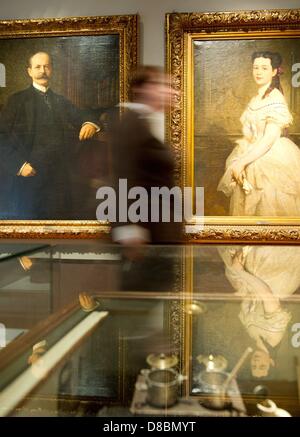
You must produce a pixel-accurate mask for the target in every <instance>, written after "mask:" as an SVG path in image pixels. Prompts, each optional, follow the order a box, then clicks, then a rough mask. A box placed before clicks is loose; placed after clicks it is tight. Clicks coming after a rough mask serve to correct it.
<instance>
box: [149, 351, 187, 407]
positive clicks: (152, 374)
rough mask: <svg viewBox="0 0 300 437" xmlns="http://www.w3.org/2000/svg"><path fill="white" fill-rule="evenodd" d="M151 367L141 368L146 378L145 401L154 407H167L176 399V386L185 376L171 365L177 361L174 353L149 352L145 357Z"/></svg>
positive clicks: (173, 403) (177, 386) (174, 402)
mask: <svg viewBox="0 0 300 437" xmlns="http://www.w3.org/2000/svg"><path fill="white" fill-rule="evenodd" d="M147 363H148V364H149V365H150V367H151V369H143V370H142V372H141V373H142V375H144V376H145V378H146V386H147V402H148V403H149V404H150V405H152V406H154V407H156V408H169V407H172V406H173V405H175V404H176V402H177V400H178V388H179V386H180V384H181V383H182V381H183V380H185V379H186V377H184V376H182V375H180V374H179V373H178V372H177V371H176V370H175V369H173V367H174V366H175V365H176V364H177V363H178V358H177V356H176V355H165V354H159V355H155V354H151V355H149V356H148V357H147Z"/></svg>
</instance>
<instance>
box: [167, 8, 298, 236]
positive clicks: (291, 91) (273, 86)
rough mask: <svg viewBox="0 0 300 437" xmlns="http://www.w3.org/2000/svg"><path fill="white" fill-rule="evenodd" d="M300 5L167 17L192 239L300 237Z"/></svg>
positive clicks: (173, 123)
mask: <svg viewBox="0 0 300 437" xmlns="http://www.w3.org/2000/svg"><path fill="white" fill-rule="evenodd" d="M299 18H300V10H277V11H275V10H270V11H255V12H250V11H249V12H247V11H245V12H232V13H202V14H197V13H186V14H177V13H173V14H169V15H167V19H166V20H167V21H166V29H167V54H168V56H167V58H168V59H167V68H168V71H169V72H170V73H171V77H172V82H173V86H174V87H175V89H176V90H177V94H176V98H175V99H174V100H173V103H172V106H171V110H170V112H169V118H168V126H169V130H168V139H169V141H170V142H171V144H172V145H173V147H174V149H175V152H176V155H177V162H178V168H177V178H178V183H179V184H181V185H183V186H185V187H192V188H193V192H194V211H195V210H196V208H195V204H196V200H197V199H196V198H195V193H196V187H203V189H204V217H199V216H196V214H194V215H193V217H192V218H191V220H190V221H189V222H188V225H189V226H188V232H189V233H190V237H191V239H192V240H193V241H203V240H204V241H212V240H218V241H270V242H272V241H277V242H278V241H280V242H285V241H297V240H299V239H300V227H299V222H300V189H299V187H300V111H299V102H300V56H299V53H300V51H299V48H300V26H299Z"/></svg>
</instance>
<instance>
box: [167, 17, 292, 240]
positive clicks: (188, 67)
mask: <svg viewBox="0 0 300 437" xmlns="http://www.w3.org/2000/svg"><path fill="white" fill-rule="evenodd" d="M299 23H300V9H294V10H290V9H281V10H260V11H237V12H216V13H210V12H209V13H170V14H166V22H165V32H166V69H167V71H168V72H169V73H170V75H171V80H172V85H173V87H174V89H175V90H176V91H177V93H176V96H175V98H173V100H172V103H171V107H170V110H169V111H168V114H167V120H166V124H167V134H166V137H167V140H168V141H169V142H170V144H171V145H172V147H173V149H174V153H175V156H176V168H175V177H176V182H177V184H178V185H180V186H194V185H193V182H194V181H193V174H192V173H193V170H192V169H193V165H194V156H193V147H192V146H191V144H193V138H192V137H193V109H191V107H193V91H192V79H191V77H192V65H193V59H192V41H193V39H195V38H202V39H208V40H210V39H211V40H213V39H214V38H222V39H230V38H246V37H249V35H250V37H252V38H253V37H257V38H262V37H263V36H266V35H268V36H270V37H271V38H272V37H276V36H277V37H279V36H281V35H284V36H293V35H297V37H298V38H300V24H299ZM191 102H192V103H191ZM188 224H189V225H191V226H189V229H190V230H191V232H190V231H188V232H187V239H188V240H189V241H190V242H192V243H203V242H205V243H218V244H221V243H230V242H237V243H238V242H253V243H299V241H300V218H299V219H298V218H295V217H287V218H286V219H284V218H283V217H280V218H277V217H276V218H274V217H273V218H270V217H268V218H266V219H265V218H264V219H262V220H259V218H258V217H249V218H245V217H243V218H242V217H229V216H223V217H222V216H219V217H216V216H206V217H205V218H204V220H203V218H199V217H198V218H197V217H194V218H193V219H192V220H191V221H190V222H189V223H188ZM199 224H201V226H200V227H199V228H198V227H197V225H199ZM193 226H194V228H195V230H194V231H193V230H192V228H193ZM197 229H198V230H197Z"/></svg>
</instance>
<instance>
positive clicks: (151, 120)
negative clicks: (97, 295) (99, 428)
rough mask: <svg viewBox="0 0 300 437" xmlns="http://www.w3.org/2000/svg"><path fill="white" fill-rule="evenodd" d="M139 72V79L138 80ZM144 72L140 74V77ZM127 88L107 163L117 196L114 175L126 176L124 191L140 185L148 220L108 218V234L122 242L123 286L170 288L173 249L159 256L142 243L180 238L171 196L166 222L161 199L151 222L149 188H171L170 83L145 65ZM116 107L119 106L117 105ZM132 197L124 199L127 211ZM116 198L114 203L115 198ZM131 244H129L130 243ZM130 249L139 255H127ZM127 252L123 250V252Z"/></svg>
mask: <svg viewBox="0 0 300 437" xmlns="http://www.w3.org/2000/svg"><path fill="white" fill-rule="evenodd" d="M139 74H140V75H141V76H142V81H139V79H140V77H139V76H138V75H139ZM143 74H144V76H143ZM137 77H138V79H136V78H134V79H133V83H132V84H131V88H132V89H134V93H133V96H134V98H133V99H132V100H133V102H130V103H127V104H124V105H123V108H122V110H123V111H121V112H122V113H121V115H120V116H119V117H116V118H117V119H118V121H117V122H116V123H115V124H114V125H113V126H112V129H111V144H112V164H113V165H112V166H113V174H114V182H113V184H114V187H115V190H116V193H117V199H118V195H119V191H118V188H119V180H120V179H125V180H126V181H127V190H128V191H127V192H129V190H130V189H131V188H133V187H142V188H144V189H145V190H146V191H147V193H148V204H147V205H146V207H147V208H146V209H147V210H148V220H147V221H146V222H138V223H132V222H131V221H130V218H128V217H127V222H120V221H119V220H118V218H119V211H118V208H117V217H116V218H117V220H116V222H115V223H112V238H113V240H114V241H115V242H118V243H120V244H122V246H123V247H124V271H123V277H122V288H123V289H131V290H144V291H170V290H171V289H172V283H173V270H174V268H173V266H174V258H173V259H172V250H170V251H169V256H166V255H167V254H166V251H164V254H165V256H164V257H162V256H161V257H159V256H160V254H161V253H162V250H161V249H160V248H159V247H151V248H150V247H149V246H145V244H144V243H147V244H151V245H153V244H154V245H159V244H170V243H173V244H174V243H180V242H181V241H182V222H176V221H175V218H174V209H175V206H176V202H174V198H173V196H170V221H169V222H163V221H162V200H161V198H160V201H159V205H156V207H159V214H160V216H159V221H158V222H153V221H151V206H153V205H151V196H150V195H151V188H152V187H158V188H162V187H166V188H168V189H172V188H173V187H174V186H175V180H174V156H173V151H172V149H171V147H170V146H169V145H168V144H166V143H165V142H164V112H163V109H164V104H165V102H166V98H165V95H164V94H163V93H166V95H167V96H168V97H169V94H168V93H170V91H169V85H168V84H166V83H165V82H164V81H165V80H166V77H165V75H164V74H163V73H162V72H161V71H160V70H155V69H154V71H151V67H149V71H148V70H147V67H145V70H143V69H142V70H141V72H138V73H137ZM118 109H120V108H118ZM135 201H136V200H128V206H127V211H128V210H129V208H130V206H131V205H132V204H133V203H134V202H135ZM117 203H118V202H117ZM132 246H134V248H132ZM131 251H133V252H135V251H137V252H140V254H142V255H141V256H137V257H134V256H133V260H132V259H130V256H131ZM127 254H128V255H127ZM128 258H129V259H128Z"/></svg>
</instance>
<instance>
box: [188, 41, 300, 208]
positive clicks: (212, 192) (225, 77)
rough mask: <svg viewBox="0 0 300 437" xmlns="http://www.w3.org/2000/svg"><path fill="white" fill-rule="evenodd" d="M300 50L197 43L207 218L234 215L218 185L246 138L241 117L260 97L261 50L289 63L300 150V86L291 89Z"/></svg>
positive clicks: (198, 139) (287, 86) (294, 136)
mask: <svg viewBox="0 0 300 437" xmlns="http://www.w3.org/2000/svg"><path fill="white" fill-rule="evenodd" d="M299 49H300V39H296V38H285V39H283V38H278V39H276V38H274V39H259V40H252V39H251V40H250V39H249V40H242V39H239V40H238V39H236V40H218V41H201V40H198V41H194V46H193V56H194V78H195V80H194V105H195V106H194V157H195V158H194V181H195V186H198V187H204V202H205V203H204V213H205V215H206V216H226V215H228V214H229V198H227V197H226V196H225V195H224V193H222V192H218V191H217V186H218V183H219V181H220V179H221V177H222V175H223V173H224V169H225V161H226V159H227V157H228V156H229V154H230V153H231V151H232V150H233V148H234V147H235V141H236V140H237V139H238V138H241V137H242V125H241V123H240V121H239V120H240V117H241V115H242V113H243V111H244V110H245V109H246V106H247V104H248V103H249V101H250V99H251V98H252V97H253V96H254V95H255V94H256V92H257V87H256V84H255V82H254V79H253V76H252V61H251V55H252V53H253V52H255V51H258V50H259V51H261V50H270V51H277V52H279V53H280V54H281V56H282V58H283V62H282V67H283V71H284V74H283V75H281V85H282V87H283V91H284V95H285V98H286V100H287V104H288V107H289V110H290V111H291V113H292V115H293V117H294V122H293V125H292V126H291V127H290V128H289V130H288V132H289V136H290V138H291V140H292V141H294V143H296V144H297V145H298V146H300V111H299V108H300V87H299V88H293V87H292V86H291V78H292V65H293V64H294V63H297V62H300V50H299Z"/></svg>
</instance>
